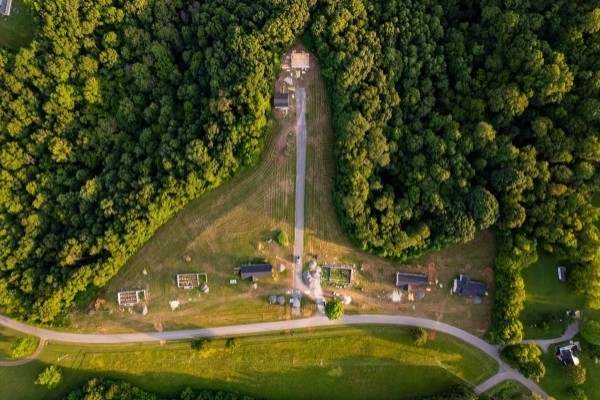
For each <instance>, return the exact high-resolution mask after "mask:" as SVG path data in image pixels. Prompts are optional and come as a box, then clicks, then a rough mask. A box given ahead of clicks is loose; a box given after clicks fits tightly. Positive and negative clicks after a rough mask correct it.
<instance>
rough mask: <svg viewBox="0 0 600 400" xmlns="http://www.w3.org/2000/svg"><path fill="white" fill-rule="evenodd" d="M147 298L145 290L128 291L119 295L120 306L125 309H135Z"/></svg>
mask: <svg viewBox="0 0 600 400" xmlns="http://www.w3.org/2000/svg"><path fill="white" fill-rule="evenodd" d="M145 298H146V291H145V290H127V291H124V292H119V293H117V300H118V301H119V305H120V306H123V307H133V306H135V305H136V304H138V303H139V302H140V300H143V299H145Z"/></svg>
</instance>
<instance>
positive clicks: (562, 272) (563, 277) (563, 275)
mask: <svg viewBox="0 0 600 400" xmlns="http://www.w3.org/2000/svg"><path fill="white" fill-rule="evenodd" d="M558 280H559V281H561V282H566V281H567V269H566V268H565V267H558Z"/></svg>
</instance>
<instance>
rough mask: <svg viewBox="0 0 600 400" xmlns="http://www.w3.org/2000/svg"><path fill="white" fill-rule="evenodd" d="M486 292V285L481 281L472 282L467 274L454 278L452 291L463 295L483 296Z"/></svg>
mask: <svg viewBox="0 0 600 400" xmlns="http://www.w3.org/2000/svg"><path fill="white" fill-rule="evenodd" d="M486 292H487V287H486V286H485V284H483V283H481V282H473V281H472V280H471V278H469V276H468V275H462V274H461V275H460V277H458V278H454V286H453V287H452V293H454V294H457V295H459V296H463V297H473V296H483V295H484V294H486Z"/></svg>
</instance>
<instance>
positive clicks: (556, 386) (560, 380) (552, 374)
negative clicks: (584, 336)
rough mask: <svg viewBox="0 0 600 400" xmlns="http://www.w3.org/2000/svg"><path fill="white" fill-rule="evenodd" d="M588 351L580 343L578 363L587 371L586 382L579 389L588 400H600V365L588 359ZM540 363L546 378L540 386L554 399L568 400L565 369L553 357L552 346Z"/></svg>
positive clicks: (567, 382) (567, 383)
mask: <svg viewBox="0 0 600 400" xmlns="http://www.w3.org/2000/svg"><path fill="white" fill-rule="evenodd" d="M575 340H577V339H575ZM588 351H589V348H586V347H585V346H584V344H583V343H582V353H581V354H580V356H579V361H580V362H581V365H582V366H583V367H585V368H586V369H587V380H586V383H585V384H583V385H582V386H581V388H582V389H583V390H584V391H585V394H586V395H587V398H588V399H590V400H592V399H600V364H596V363H595V362H594V360H592V359H591V358H590V356H589V353H588ZM542 361H543V362H544V365H545V366H546V376H545V377H544V378H543V379H542V380H541V382H540V385H541V386H542V387H543V388H544V389H545V390H546V392H548V394H549V395H551V396H553V397H555V398H556V399H568V398H569V395H568V390H569V388H570V386H571V385H570V383H569V379H568V377H567V374H566V371H565V369H566V367H564V366H562V365H561V364H560V363H559V362H558V361H557V360H556V358H555V357H554V347H553V346H550V349H548V353H546V354H544V355H543V356H542Z"/></svg>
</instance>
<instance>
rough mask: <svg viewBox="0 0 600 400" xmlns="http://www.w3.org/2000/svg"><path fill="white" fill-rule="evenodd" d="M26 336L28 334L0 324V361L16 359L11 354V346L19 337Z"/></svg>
mask: <svg viewBox="0 0 600 400" xmlns="http://www.w3.org/2000/svg"><path fill="white" fill-rule="evenodd" d="M25 336H26V335H25V334H24V333H21V332H17V331H13V330H12V329H8V328H6V327H4V326H0V361H12V360H14V358H12V357H11V356H10V347H11V346H12V344H13V343H14V342H16V341H17V340H18V339H20V338H22V337H25Z"/></svg>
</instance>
